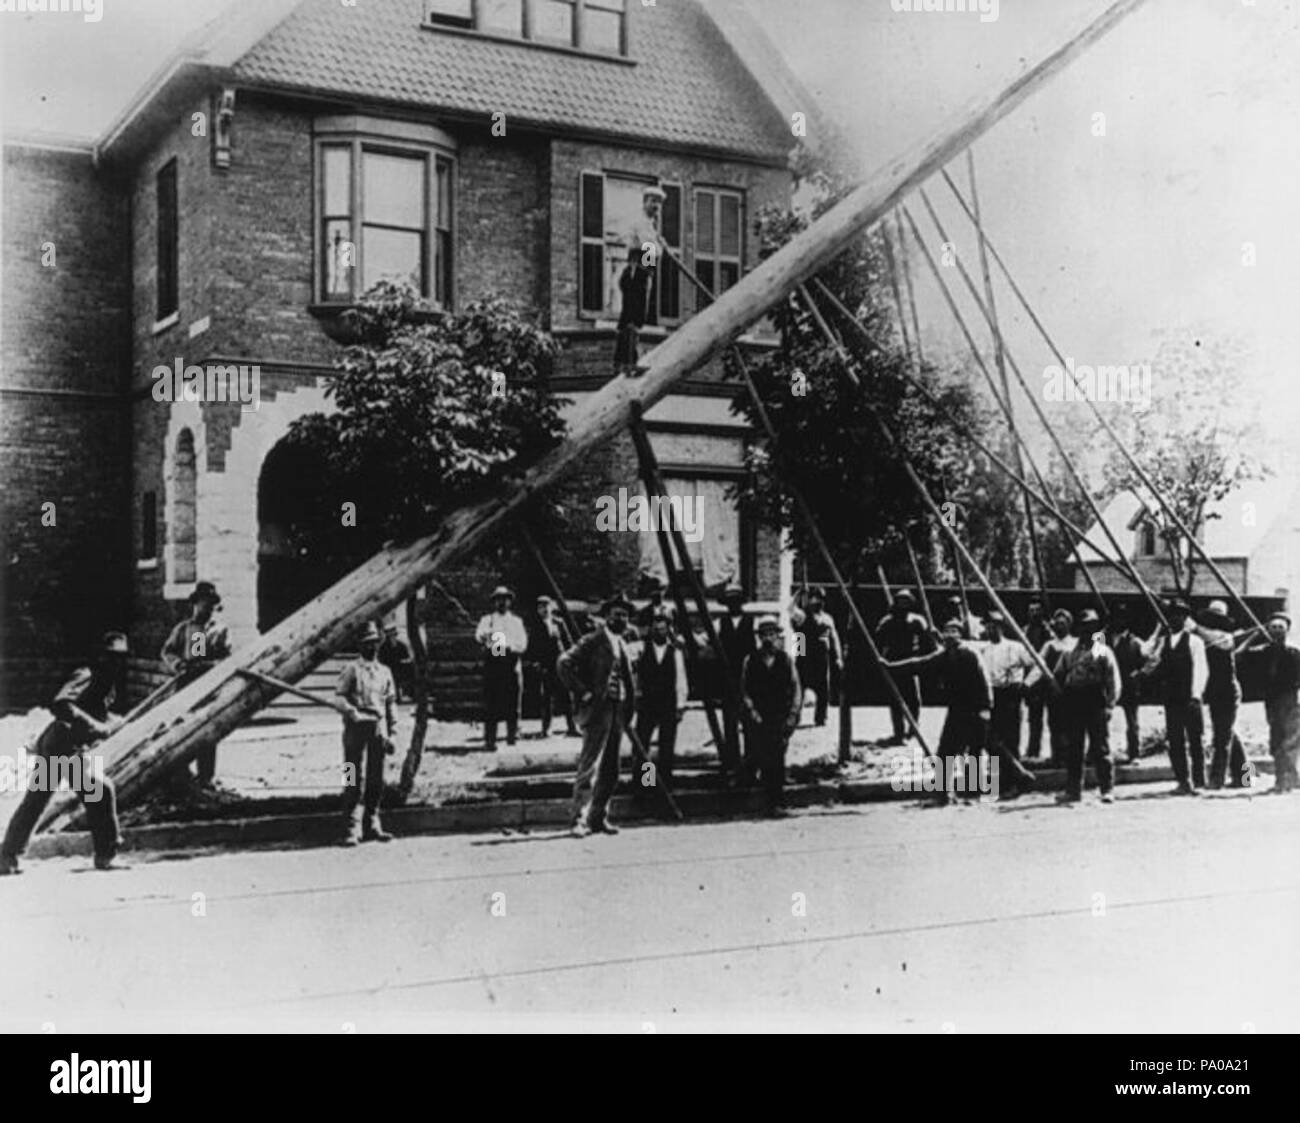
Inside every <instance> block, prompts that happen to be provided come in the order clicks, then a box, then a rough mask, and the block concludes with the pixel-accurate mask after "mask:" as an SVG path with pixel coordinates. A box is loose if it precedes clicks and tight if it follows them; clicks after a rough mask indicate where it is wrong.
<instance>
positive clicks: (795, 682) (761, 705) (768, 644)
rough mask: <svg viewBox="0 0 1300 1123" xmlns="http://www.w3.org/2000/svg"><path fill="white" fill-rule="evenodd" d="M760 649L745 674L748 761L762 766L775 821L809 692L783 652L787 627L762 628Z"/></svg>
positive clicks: (764, 624) (767, 623) (765, 623)
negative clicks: (788, 758)
mask: <svg viewBox="0 0 1300 1123" xmlns="http://www.w3.org/2000/svg"><path fill="white" fill-rule="evenodd" d="M758 638H759V647H758V650H757V651H754V652H751V653H750V654H749V655H747V656H746V657H745V662H744V663H743V665H742V666H741V671H740V689H741V698H742V700H743V705H744V709H745V757H746V758H747V759H749V760H752V761H754V762H755V764H756V765H757V769H758V773H759V776H760V777H761V779H762V782H763V792H764V795H765V796H766V800H767V812H768V814H769V815H774V816H780V815H783V814H784V813H785V812H784V809H783V806H782V804H783V801H784V798H785V754H786V749H787V748H788V747H789V744H790V735H791V734H792V733H793V732H794V730H795V726H797V725H798V724H799V706H800V703H801V701H802V694H803V688H802V687H801V686H800V684H799V673H798V671H797V670H796V669H795V665H794V660H793V659H791V658H790V656H788V655H787V654H786V653H785V652H784V651H783V650H781V625H780V622H779V621H778V620H777V618H776V617H775V616H765V617H764V618H763V619H762V620H760V621H759V624H758Z"/></svg>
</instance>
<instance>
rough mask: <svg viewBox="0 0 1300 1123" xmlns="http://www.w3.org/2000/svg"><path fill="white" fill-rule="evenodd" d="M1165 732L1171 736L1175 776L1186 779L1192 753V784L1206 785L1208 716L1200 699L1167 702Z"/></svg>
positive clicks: (1170, 759) (1170, 758) (1170, 752)
mask: <svg viewBox="0 0 1300 1123" xmlns="http://www.w3.org/2000/svg"><path fill="white" fill-rule="evenodd" d="M1165 736H1166V737H1167V738H1168V740H1169V763H1170V764H1171V765H1173V769H1174V777H1175V779H1177V781H1178V782H1179V783H1180V784H1186V783H1187V781H1188V776H1187V758H1188V756H1189V755H1190V756H1191V758H1192V773H1191V783H1192V786H1193V787H1195V788H1203V787H1205V718H1204V716H1203V715H1202V714H1201V703H1200V702H1199V701H1197V700H1195V699H1193V700H1192V701H1189V702H1166V703H1165Z"/></svg>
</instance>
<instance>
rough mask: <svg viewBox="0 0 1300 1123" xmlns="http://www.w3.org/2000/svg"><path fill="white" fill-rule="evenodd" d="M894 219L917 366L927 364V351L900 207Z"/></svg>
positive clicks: (896, 210)
mask: <svg viewBox="0 0 1300 1123" xmlns="http://www.w3.org/2000/svg"><path fill="white" fill-rule="evenodd" d="M894 219H895V221H896V222H897V223H898V245H899V255H900V257H901V258H902V269H903V287H904V288H905V289H906V290H907V306H908V308H909V309H910V310H911V313H912V339H913V340H914V341H915V343H916V367H917V370H920V369H921V368H922V367H923V366H925V352H924V351H923V350H922V349H921V320H920V317H918V316H917V314H916V290H915V289H914V288H913V287H912V264H911V258H910V257H909V255H908V252H907V231H906V230H904V229H903V220H902V218H901V217H900V216H899V213H898V208H897V207H895V208H894Z"/></svg>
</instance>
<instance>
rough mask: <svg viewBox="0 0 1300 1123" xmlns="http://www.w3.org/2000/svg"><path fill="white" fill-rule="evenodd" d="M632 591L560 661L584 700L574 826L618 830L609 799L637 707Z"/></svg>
mask: <svg viewBox="0 0 1300 1123" xmlns="http://www.w3.org/2000/svg"><path fill="white" fill-rule="evenodd" d="M632 612H633V608H632V603H631V601H629V600H628V599H627V598H626V597H623V596H614V597H611V598H610V599H609V600H608V601H606V602H605V604H604V606H603V607H602V609H601V615H602V616H603V617H604V624H603V625H602V626H601V627H599V628H597V629H596V630H595V631H594V632H588V633H587V634H586V635H585V636H583V637H582V638H581V639H580V640H578V642H577V643H576V644H575V645H574V646H573V647H571V648H569V650H568V651H566V652H565V653H564V654H563V655H561V656H560V660H559V663H558V664H557V667H556V669H557V671H558V672H559V675H560V681H561V682H562V683H564V685H565V686H567V687H568V688H569V690H570V691H571V692H572V694H573V696H574V698H575V699H576V700H577V704H578V727H579V728H580V729H581V730H582V752H581V753H580V754H579V756H578V766H577V774H576V775H575V776H574V778H573V809H572V811H573V819H572V831H573V834H574V835H575V837H578V838H582V837H584V836H586V835H589V834H591V833H592V832H593V831H594V832H597V833H603V834H618V828H617V827H615V826H614V825H613V824H612V823H611V822H610V821H609V801H610V798H611V797H612V796H613V794H614V789H615V788H616V787H618V754H619V747H620V746H621V744H622V741H623V727H624V726H625V725H626V724H627V722H628V721H629V720H630V719H631V717H632V715H633V714H634V713H635V712H636V680H635V678H634V677H633V674H632V659H631V655H630V653H629V651H628V643H627V630H628V621H629V619H630V618H631V615H632Z"/></svg>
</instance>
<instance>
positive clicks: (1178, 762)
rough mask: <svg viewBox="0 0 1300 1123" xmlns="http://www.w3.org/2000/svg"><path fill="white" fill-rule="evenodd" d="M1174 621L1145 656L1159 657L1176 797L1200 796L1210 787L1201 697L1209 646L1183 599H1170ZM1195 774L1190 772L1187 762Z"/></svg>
mask: <svg viewBox="0 0 1300 1123" xmlns="http://www.w3.org/2000/svg"><path fill="white" fill-rule="evenodd" d="M1164 611H1165V616H1166V618H1167V619H1168V621H1169V629H1168V631H1166V630H1165V628H1164V627H1163V626H1162V627H1160V628H1159V629H1157V631H1156V634H1155V635H1154V636H1153V637H1152V638H1151V639H1150V640H1149V641H1147V643H1145V644H1144V645H1143V654H1144V655H1147V656H1154V658H1155V659H1156V661H1157V662H1156V670H1155V672H1154V674H1153V679H1154V681H1155V682H1156V683H1157V684H1158V686H1159V689H1160V692H1161V695H1162V697H1163V700H1164V706H1165V736H1166V737H1167V738H1168V742H1169V763H1170V764H1171V765H1172V766H1173V770H1174V779H1175V780H1176V781H1177V785H1178V786H1177V787H1176V788H1175V789H1174V791H1175V793H1176V794H1177V795H1196V794H1197V793H1198V792H1199V791H1200V790H1201V789H1202V788H1204V787H1205V717H1204V714H1203V713H1202V711H1201V697H1202V695H1203V694H1204V693H1205V685H1206V683H1207V681H1208V680H1209V676H1210V671H1209V665H1208V664H1207V663H1206V661H1205V642H1204V641H1203V640H1202V639H1201V637H1200V636H1198V635H1196V634H1195V632H1194V631H1192V630H1191V629H1192V606H1191V605H1190V604H1189V603H1188V602H1187V601H1186V600H1184V599H1183V598H1182V597H1171V598H1169V599H1168V600H1167V601H1166V602H1165V605H1164ZM1189 756H1190V757H1191V771H1190V774H1189V772H1188V757H1189Z"/></svg>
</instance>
